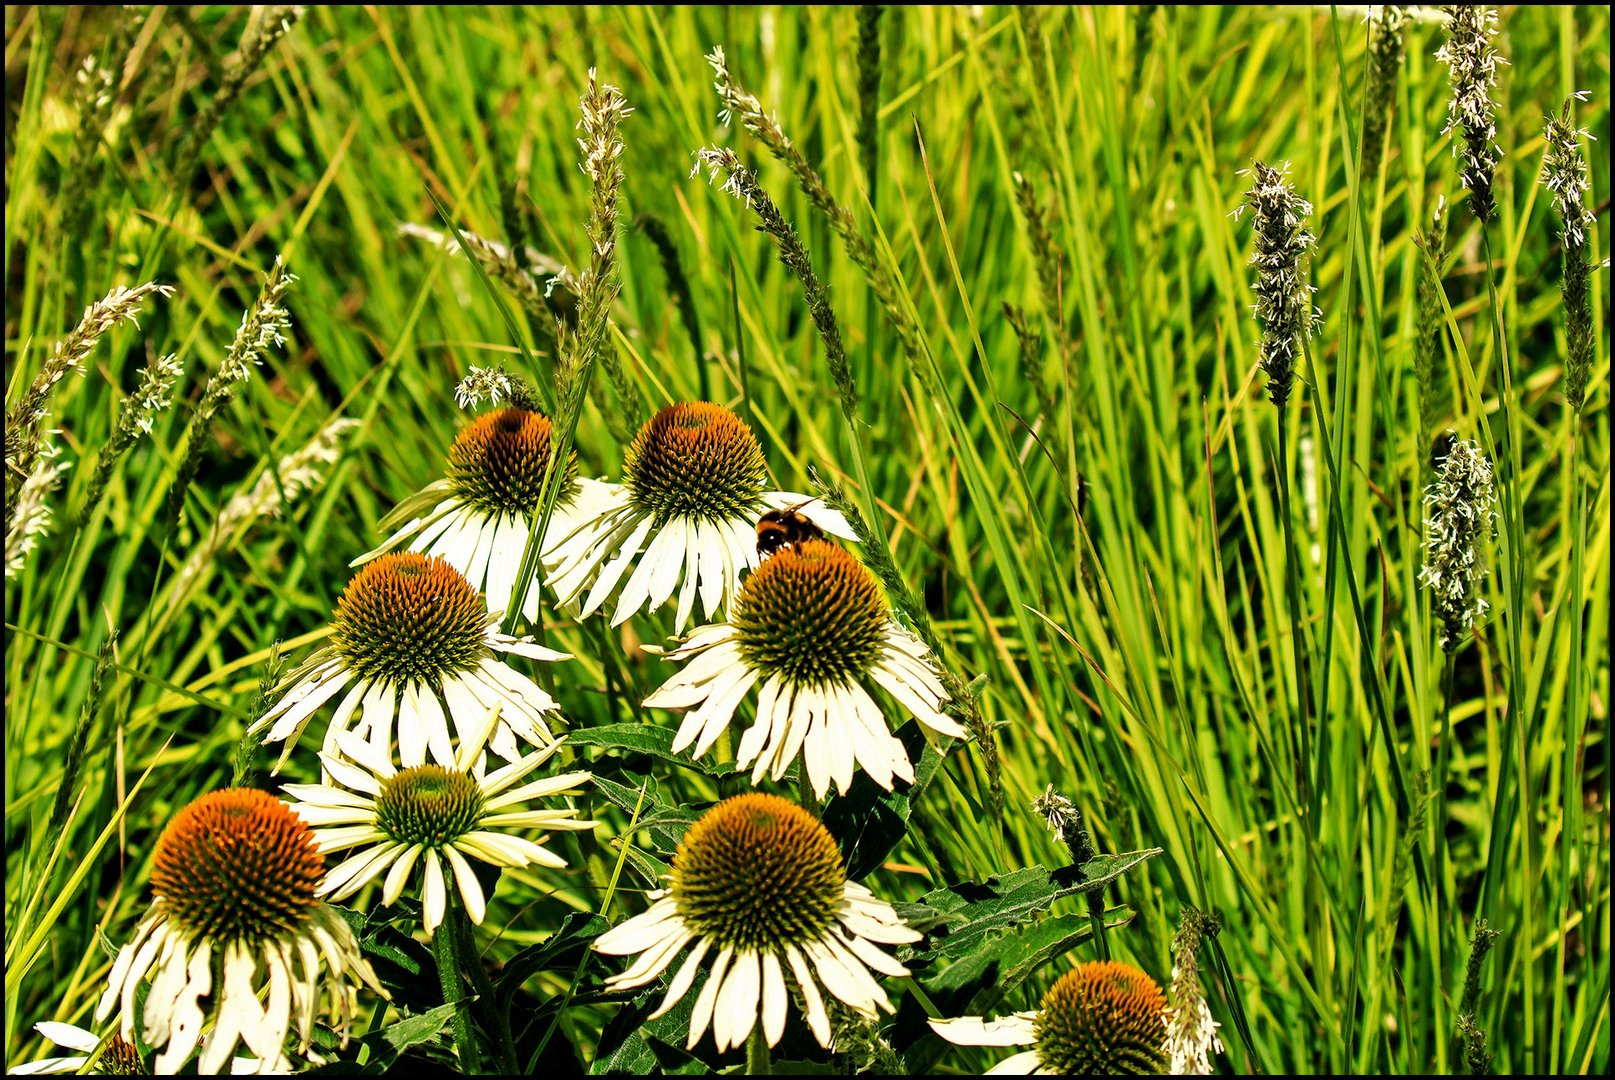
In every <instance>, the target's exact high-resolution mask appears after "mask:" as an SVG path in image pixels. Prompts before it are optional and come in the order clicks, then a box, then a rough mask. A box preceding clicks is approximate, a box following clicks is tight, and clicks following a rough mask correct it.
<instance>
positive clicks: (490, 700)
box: [249, 552, 569, 770]
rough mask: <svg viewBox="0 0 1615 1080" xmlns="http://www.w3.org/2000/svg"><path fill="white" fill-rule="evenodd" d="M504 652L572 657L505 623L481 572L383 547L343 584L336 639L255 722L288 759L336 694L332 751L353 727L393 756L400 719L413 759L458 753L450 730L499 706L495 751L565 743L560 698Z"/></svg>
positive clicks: (461, 729)
mask: <svg viewBox="0 0 1615 1080" xmlns="http://www.w3.org/2000/svg"><path fill="white" fill-rule="evenodd" d="M500 654H507V655H508V654H513V655H516V656H525V657H527V658H528V659H531V660H543V661H550V660H566V659H568V658H569V656H568V654H567V653H561V652H556V651H555V650H553V649H546V648H544V647H543V646H542V645H537V644H535V643H534V642H533V641H532V640H531V639H530V638H517V637H511V636H510V635H509V634H504V633H501V632H500V631H499V613H497V612H492V613H490V612H489V611H488V610H487V608H486V607H485V606H484V605H483V602H482V598H481V597H479V596H478V595H477V591H476V590H475V589H474V588H472V587H471V584H470V582H468V581H467V580H466V579H465V577H464V576H463V575H461V574H460V572H459V571H457V570H455V569H454V567H452V566H450V565H449V564H448V563H447V562H444V561H443V560H442V559H439V558H437V557H436V556H431V555H421V554H418V553H416V552H399V553H393V554H389V555H384V556H382V557H381V558H379V559H376V560H375V561H374V562H371V563H369V564H367V565H366V566H365V567H364V568H363V569H362V570H360V571H359V572H358V573H357V574H355V575H354V577H353V580H352V581H350V582H349V583H348V587H347V588H346V589H345V590H343V593H342V599H341V600H340V601H338V603H337V607H336V611H335V613H334V614H333V616H332V625H331V644H329V645H327V646H326V647H325V648H323V649H320V650H319V651H318V652H315V653H314V654H313V655H312V656H310V657H309V658H308V659H307V660H305V661H304V662H303V664H302V666H301V667H299V668H297V669H296V670H294V671H292V672H291V673H290V674H289V675H288V676H287V677H286V681H287V685H288V689H287V691H286V693H285V695H284V696H283V697H281V699H280V700H279V701H277V702H276V703H275V705H274V706H273V707H272V708H270V710H269V711H268V712H266V713H264V715H263V716H262V717H260V718H259V719H258V720H257V721H255V722H254V723H253V725H252V727H251V728H250V729H249V730H250V731H251V732H252V733H253V734H257V733H259V732H263V733H264V734H263V741H264V742H265V743H272V742H281V741H284V742H285V744H286V748H285V750H284V751H283V752H282V754H281V759H280V764H284V763H285V761H286V757H287V755H289V754H290V753H291V750H292V747H293V746H294V745H296V743H297V741H298V738H299V737H300V736H301V735H302V733H303V729H304V728H305V727H307V726H308V723H309V721H310V720H311V719H312V718H313V717H314V715H315V714H316V713H317V712H318V711H319V710H320V708H321V707H322V706H324V705H325V704H326V703H327V702H330V701H332V700H336V701H337V706H336V709H335V711H334V712H333V713H332V714H331V724H330V727H329V728H328V729H327V732H326V737H325V743H324V745H325V748H326V750H327V751H330V750H332V749H333V748H334V747H335V746H336V745H337V743H336V742H335V739H336V736H337V735H338V734H339V733H341V732H344V731H349V730H351V731H352V732H353V733H354V734H355V735H356V736H358V737H360V738H363V739H367V740H368V741H369V743H370V745H371V747H372V749H373V750H374V752H375V754H376V755H377V756H383V757H385V756H386V755H388V754H390V753H391V748H392V745H393V738H394V729H395V726H396V730H397V740H398V743H397V745H398V755H399V760H400V761H402V762H403V764H404V766H405V767H406V768H408V767H412V766H415V765H421V764H424V763H425V761H426V752H427V749H428V747H430V748H431V751H432V756H433V757H434V758H435V759H436V760H438V761H449V760H452V759H453V757H454V752H453V750H452V749H451V748H450V745H451V740H452V739H453V738H454V737H458V738H459V739H460V741H461V742H464V741H465V740H466V739H468V738H469V737H470V736H471V735H472V734H473V733H474V732H476V731H477V730H478V729H479V726H480V725H481V723H482V719H483V717H484V716H486V715H487V713H488V710H489V709H490V708H492V707H493V706H495V705H499V706H501V707H502V711H501V713H500V720H499V726H498V727H497V728H496V729H495V731H494V733H493V737H492V738H491V739H489V740H487V742H488V749H489V750H491V751H492V752H493V753H495V754H497V755H498V756H500V757H502V758H504V759H505V760H506V761H515V760H517V758H518V757H519V756H520V749H519V743H518V739H520V740H521V741H524V742H527V743H531V744H532V745H534V746H540V747H544V746H548V745H549V744H550V743H551V742H553V741H554V737H553V735H551V733H550V729H549V726H548V725H547V724H546V723H545V721H544V716H545V714H547V713H549V712H551V711H553V710H554V709H555V708H556V704H555V700H554V699H553V698H551V697H550V696H549V694H547V693H545V692H544V691H543V690H542V689H540V688H539V686H538V684H536V683H534V682H533V681H532V680H531V679H529V678H528V677H527V676H525V675H523V674H522V673H521V672H519V671H517V670H516V669H515V668H513V667H511V666H510V665H509V664H506V663H505V662H504V660H503V658H502V657H501V655H500ZM338 695H341V696H340V697H339V696H338ZM350 725H351V727H350ZM451 725H452V727H451ZM279 768H280V765H276V769H277V770H278V769H279Z"/></svg>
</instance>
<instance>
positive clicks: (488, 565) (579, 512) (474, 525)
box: [353, 405, 610, 623]
mask: <svg viewBox="0 0 1615 1080" xmlns="http://www.w3.org/2000/svg"><path fill="white" fill-rule="evenodd" d="M551 458H552V429H551V425H550V421H549V419H548V418H547V417H545V416H544V415H543V414H541V413H538V412H534V411H533V410H531V409H528V408H523V407H520V406H514V405H513V406H510V407H508V408H503V409H495V410H493V411H490V412H486V413H483V414H482V415H481V416H479V417H477V418H476V419H475V420H473V421H471V423H469V424H468V425H466V427H465V428H464V429H462V430H461V432H460V433H459V435H457V436H456V437H455V439H454V445H453V446H451V447H450V448H449V462H448V475H447V476H445V477H444V478H443V479H441V480H436V481H433V482H432V483H430V484H428V485H427V486H426V487H424V488H422V489H421V490H420V491H418V492H416V493H415V494H414V495H411V496H410V497H409V498H407V499H405V500H404V501H403V502H401V503H399V504H398V505H397V506H396V507H395V508H394V509H393V510H392V512H391V513H389V514H388V515H387V516H386V517H384V518H383V519H382V520H381V527H382V528H384V529H390V530H393V531H392V534H391V535H390V536H388V537H387V539H386V540H385V541H383V542H382V543H381V545H380V546H379V547H377V548H376V549H375V550H374V551H370V552H366V553H365V554H364V555H361V556H359V558H357V559H355V560H354V561H353V565H355V566H358V565H360V564H362V563H366V562H368V561H370V560H371V559H374V558H377V557H378V556H380V555H382V554H384V553H385V552H388V551H391V550H393V549H395V548H398V547H402V546H406V545H407V547H408V549H409V550H411V551H419V552H424V553H426V554H429V555H436V556H438V557H439V558H442V559H444V560H445V561H446V562H448V563H449V565H451V566H453V567H454V568H455V569H456V570H458V571H460V573H462V574H464V575H465V576H466V578H467V579H468V580H469V581H470V582H471V584H472V586H473V587H475V588H476V589H478V590H479V591H481V592H483V593H485V594H486V595H487V598H488V606H489V607H490V608H492V609H493V610H496V611H500V610H504V609H505V608H506V606H507V605H508V604H509V602H510V600H511V597H512V595H513V590H514V588H515V586H516V583H517V578H518V577H519V576H520V568H521V560H522V556H523V554H525V553H526V550H527V542H528V539H529V538H530V537H531V534H532V531H533V527H534V525H535V524H536V523H537V521H538V517H539V514H540V513H541V512H542V509H543V507H542V505H541V497H542V494H543V489H544V483H545V480H546V479H547V478H548V477H549V475H550V473H551V472H552V461H551ZM554 482H555V483H558V484H559V485H560V486H561V490H560V492H559V493H558V494H557V496H556V501H555V509H554V510H553V511H552V512H551V516H550V523H549V528H548V530H547V531H546V534H545V535H546V539H545V541H544V544H543V548H544V550H545V551H548V550H549V549H550V548H552V547H553V546H554V543H555V541H556V539H557V538H559V537H562V536H566V535H569V534H570V533H571V532H572V531H573V529H574V528H575V527H576V525H577V522H578V521H579V520H580V519H581V518H585V517H588V516H590V515H592V514H594V513H596V512H598V511H599V510H600V509H601V507H602V506H603V505H604V503H605V501H606V500H607V497H608V496H609V494H610V487H609V485H606V484H602V483H600V482H599V481H596V480H590V479H587V478H580V477H578V476H577V464H576V460H575V458H574V457H568V459H567V463H566V467H565V469H564V470H563V472H562V474H561V475H560V476H559V477H557V478H556V479H555V481H554ZM541 554H542V552H541ZM538 601H539V590H538V589H537V588H535V587H531V586H530V587H529V588H528V589H527V592H526V597H525V599H524V600H523V602H522V615H523V616H524V617H525V618H526V619H527V621H528V622H529V623H533V622H536V621H537V619H538Z"/></svg>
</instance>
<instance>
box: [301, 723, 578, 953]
mask: <svg viewBox="0 0 1615 1080" xmlns="http://www.w3.org/2000/svg"><path fill="white" fill-rule="evenodd" d="M499 711H500V710H499V706H497V705H496V706H494V707H493V708H490V709H488V710H487V712H486V713H485V714H484V715H483V717H482V718H481V720H480V721H479V722H478V723H477V724H476V726H475V727H472V728H467V729H466V731H465V732H464V733H463V735H462V742H461V744H460V747H459V750H458V752H457V753H456V754H449V753H439V751H438V750H437V748H436V747H435V746H434V747H432V748H431V754H432V760H431V761H429V762H427V763H425V764H420V765H413V766H408V767H405V768H397V767H395V766H394V765H393V763H392V760H391V755H390V753H388V752H387V751H385V750H382V751H378V750H377V749H376V748H375V747H373V746H371V745H370V744H369V743H367V742H364V741H362V740H360V739H359V738H358V737H357V736H356V735H355V734H354V733H353V732H347V731H342V732H338V733H337V734H336V735H335V744H336V745H335V747H334V748H333V750H332V751H330V752H327V753H322V754H321V755H320V757H321V761H322V763H323V765H324V767H325V770H326V772H327V773H328V774H329V776H330V779H331V783H330V784H287V785H286V787H285V791H286V794H287V795H288V796H289V797H290V798H291V799H292V800H294V801H293V802H292V809H293V810H294V811H296V812H297V814H298V815H299V816H300V817H302V819H303V820H304V821H305V822H307V823H308V824H309V825H310V826H312V827H313V829H314V836H315V838H316V840H317V842H318V843H319V846H320V849H321V850H322V851H327V852H330V851H350V852H352V854H350V855H349V856H348V857H347V858H346V859H345V860H344V861H343V862H342V863H340V864H339V865H338V866H337V867H336V868H335V869H334V870H332V871H331V872H330V873H329V874H327V875H326V877H325V880H324V882H322V883H321V885H320V893H321V894H322V895H325V896H329V897H331V898H332V899H334V900H342V899H345V898H347V897H350V896H352V895H354V894H355V893H357V892H359V890H361V889H363V888H364V887H365V886H366V885H368V884H369V883H371V882H372V881H375V880H377V879H378V878H379V879H381V880H382V886H381V901H382V903H383V904H389V905H390V904H393V903H395V902H396V901H397V900H398V898H399V897H400V896H402V895H403V893H404V890H405V888H406V887H407V886H408V883H409V882H410V881H411V880H412V879H413V878H414V876H415V871H416V869H417V867H419V869H420V873H421V877H422V881H423V884H422V889H421V906H422V910H423V914H424V922H425V927H426V932H427V934H428V935H430V934H432V933H434V932H435V931H436V929H437V927H438V925H439V924H440V923H441V922H442V921H443V917H444V914H445V912H446V911H447V907H448V889H449V888H450V887H451V885H452V887H453V888H454V889H455V890H456V892H457V893H458V894H459V896H460V898H461V901H462V902H463V903H464V905H465V909H466V912H467V914H469V915H470V916H471V921H472V922H474V923H480V922H482V919H483V916H484V914H485V913H486V911H487V896H486V895H485V894H484V893H483V891H482V886H481V884H480V883H479V882H478V881H477V877H476V873H475V872H474V870H473V868H472V866H471V863H470V862H469V861H468V859H476V860H478V861H480V862H485V863H488V864H490V865H492V866H502V867H512V866H531V865H541V866H547V867H550V868H553V869H559V868H561V867H563V866H565V865H566V864H565V862H564V861H563V860H561V859H560V858H559V857H558V856H556V855H555V854H554V853H553V852H551V851H549V850H548V849H547V848H545V847H543V846H542V845H541V844H539V843H535V842H533V841H532V840H529V839H527V838H525V837H520V836H513V835H510V830H514V829H543V830H546V831H556V830H561V831H575V830H585V829H592V828H594V825H595V823H594V822H592V821H583V820H579V819H578V817H577V812H576V811H575V810H573V809H571V808H570V807H567V808H558V809H552V810H531V809H528V808H526V806H525V804H526V803H528V802H529V801H531V800H532V799H536V798H541V797H544V796H550V795H560V794H562V793H565V792H568V791H573V790H575V789H576V788H577V786H578V785H579V784H582V783H583V782H585V781H587V780H588V779H589V774H588V773H581V772H575V773H567V774H565V775H563V776H556V777H549V778H546V779H544V780H540V781H535V782H534V783H531V784H527V785H524V786H521V787H517V786H516V785H517V784H518V783H519V782H520V781H521V780H522V779H523V778H525V777H527V776H528V775H530V774H531V773H532V772H533V770H534V769H537V768H538V767H540V766H541V765H543V764H544V763H545V762H546V761H548V760H549V758H550V757H551V756H553V755H554V753H555V751H556V750H557V749H558V748H559V746H560V743H558V742H556V743H550V744H549V745H547V746H545V747H544V748H543V749H540V750H537V751H533V752H531V753H529V754H527V755H526V756H524V757H522V758H521V759H520V760H518V761H516V762H514V763H513V764H510V765H507V766H505V767H503V768H501V769H497V770H495V771H493V772H490V773H487V774H486V775H482V776H479V775H478V774H477V773H476V771H475V769H474V768H472V763H475V762H477V761H479V760H480V759H481V757H482V752H483V748H484V746H485V745H487V744H488V742H489V740H490V739H491V738H494V737H496V734H497V733H498V732H501V731H504V730H506V729H505V727H504V726H503V725H502V724H501V723H500V720H499ZM501 810H504V811H506V812H504V813H496V812H495V811H501ZM355 849H358V850H355ZM445 864H446V865H445ZM449 878H452V879H453V880H452V882H450V881H449V880H448V879H449Z"/></svg>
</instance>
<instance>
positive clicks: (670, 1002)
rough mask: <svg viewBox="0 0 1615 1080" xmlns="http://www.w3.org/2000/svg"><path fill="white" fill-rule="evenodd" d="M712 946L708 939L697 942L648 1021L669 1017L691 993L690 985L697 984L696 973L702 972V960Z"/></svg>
mask: <svg viewBox="0 0 1615 1080" xmlns="http://www.w3.org/2000/svg"><path fill="white" fill-rule="evenodd" d="M711 944H712V942H711V941H710V940H709V939H707V938H701V939H700V940H698V941H696V943H695V948H693V949H691V950H690V955H689V956H686V957H685V958H684V963H683V964H681V965H680V966H679V970H678V974H676V975H674V976H673V981H672V982H671V983H669V984H668V987H667V995H666V996H665V997H663V998H662V1003H661V1004H660V1005H658V1006H657V1007H656V1011H655V1012H653V1013H651V1014H650V1016H649V1017H648V1019H651V1020H655V1019H656V1018H657V1017H659V1016H665V1015H667V1013H669V1012H670V1011H672V1009H673V1007H674V1006H675V1005H677V1004H678V1003H679V1002H680V1001H683V1000H684V995H685V994H687V993H689V992H690V984H691V983H693V982H695V973H696V972H697V971H698V970H700V967H701V959H702V957H704V956H706V954H707V949H708V947H709V946H710V945H711Z"/></svg>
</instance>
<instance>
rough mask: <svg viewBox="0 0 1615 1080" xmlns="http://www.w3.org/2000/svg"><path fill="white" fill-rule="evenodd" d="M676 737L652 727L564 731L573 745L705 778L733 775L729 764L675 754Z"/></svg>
mask: <svg viewBox="0 0 1615 1080" xmlns="http://www.w3.org/2000/svg"><path fill="white" fill-rule="evenodd" d="M676 734H677V732H676V731H674V730H672V729H671V728H664V727H657V726H656V725H655V724H605V725H603V726H601V727H594V728H582V729H580V730H577V731H572V732H568V733H567V736H566V741H567V742H568V743H570V744H572V745H573V746H599V747H603V748H605V749H610V750H626V751H628V752H630V753H635V754H646V755H649V756H650V757H653V758H657V759H659V760H661V761H666V762H668V763H669V764H673V765H677V766H678V767H679V768H681V769H692V770H694V771H695V772H698V773H705V774H706V775H707V776H729V775H732V774H733V773H734V771H735V767H734V765H733V764H731V763H727V762H726V763H724V764H722V765H719V764H715V763H714V762H713V761H712V760H711V759H707V760H705V761H697V760H696V759H695V758H693V757H691V756H690V755H689V754H688V753H679V754H675V753H674V752H673V737H674V736H675V735H676Z"/></svg>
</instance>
